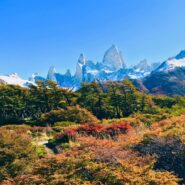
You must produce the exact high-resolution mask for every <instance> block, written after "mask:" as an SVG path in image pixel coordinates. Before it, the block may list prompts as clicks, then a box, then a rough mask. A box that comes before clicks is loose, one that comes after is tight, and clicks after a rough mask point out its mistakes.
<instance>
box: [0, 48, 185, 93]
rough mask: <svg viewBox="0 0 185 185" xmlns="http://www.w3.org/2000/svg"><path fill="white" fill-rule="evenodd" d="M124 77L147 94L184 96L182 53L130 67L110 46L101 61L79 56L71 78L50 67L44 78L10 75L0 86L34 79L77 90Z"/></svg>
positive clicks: (184, 61) (184, 57)
mask: <svg viewBox="0 0 185 185" xmlns="http://www.w3.org/2000/svg"><path fill="white" fill-rule="evenodd" d="M125 78H129V79H131V80H132V81H133V83H134V84H135V85H136V86H138V88H141V89H144V90H145V91H147V92H149V93H153V94H166V95H185V50H184V51H181V52H180V53H179V54H178V55H176V56H175V57H171V58H169V59H167V60H166V61H164V62H161V63H153V64H149V63H148V62H147V60H146V59H145V60H142V61H140V62H139V63H138V64H137V65H134V66H131V67H130V66H127V65H126V63H125V61H124V59H123V56H122V53H121V51H120V50H119V49H118V47H117V46H115V45H112V46H111V47H110V48H109V49H108V50H107V51H106V52H105V54H104V56H103V59H102V61H101V62H97V63H94V62H93V61H91V60H89V59H87V58H86V57H85V55H84V54H80V56H79V58H78V61H77V64H76V71H75V73H74V74H73V75H72V74H71V72H70V70H67V71H66V73H65V74H61V73H58V72H57V71H56V69H55V67H54V66H52V67H50V69H49V71H48V74H47V76H46V77H43V76H40V75H39V74H37V73H34V74H33V75H32V76H31V77H30V78H29V80H23V79H21V78H20V77H19V76H18V74H16V73H14V74H11V75H4V76H0V83H7V84H15V85H21V86H26V87H27V86H29V84H35V83H36V82H37V81H38V80H42V81H46V80H52V81H55V82H56V83H57V84H58V85H59V86H60V87H63V88H70V89H73V90H78V89H79V88H80V87H81V83H83V82H92V81H94V80H97V81H99V82H100V83H101V82H105V81H121V80H123V79H125Z"/></svg>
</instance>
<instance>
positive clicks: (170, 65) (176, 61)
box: [155, 50, 185, 72]
mask: <svg viewBox="0 0 185 185" xmlns="http://www.w3.org/2000/svg"><path fill="white" fill-rule="evenodd" d="M176 68H185V50H183V51H181V52H180V53H179V54H178V55H177V56H175V57H172V58H169V59H168V60H167V61H165V62H163V63H162V64H161V65H160V66H159V67H158V68H157V69H156V70H155V72H168V71H173V70H174V69H176Z"/></svg>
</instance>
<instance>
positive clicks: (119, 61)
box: [103, 45, 125, 71]
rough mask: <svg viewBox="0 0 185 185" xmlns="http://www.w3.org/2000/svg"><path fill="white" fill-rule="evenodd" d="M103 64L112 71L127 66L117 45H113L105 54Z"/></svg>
mask: <svg viewBox="0 0 185 185" xmlns="http://www.w3.org/2000/svg"><path fill="white" fill-rule="evenodd" d="M103 64H104V65H105V66H106V67H108V69H109V70H111V71H117V70H119V69H122V68H125V63H124V60H123V57H122V53H121V51H119V49H118V48H117V46H115V45H112V46H111V47H110V48H109V49H108V50H107V51H106V52H105V54H104V57H103Z"/></svg>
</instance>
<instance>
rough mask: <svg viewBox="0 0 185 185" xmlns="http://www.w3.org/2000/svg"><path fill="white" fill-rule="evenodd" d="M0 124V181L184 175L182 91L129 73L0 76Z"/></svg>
mask: <svg viewBox="0 0 185 185" xmlns="http://www.w3.org/2000/svg"><path fill="white" fill-rule="evenodd" d="M0 125H1V127H0V184H2V185H40V184H43V185H45V184H46V185H47V184H48V185H61V184H64V185H81V184H82V185H83V184H84V185H91V184H92V185H122V184H125V185H127V184H128V185H145V184H146V185H175V184H184V183H185V97H182V96H173V97H169V96H165V95H162V94H161V95H152V94H146V93H145V92H142V91H141V90H139V89H137V88H136V87H135V86H134V85H133V84H132V82H131V81H130V80H129V79H126V80H123V81H120V82H112V81H108V82H103V83H100V82H98V81H94V82H92V83H84V84H82V87H81V88H80V89H79V90H78V91H76V92H74V91H72V90H70V89H64V88H59V87H58V85H57V84H56V83H55V82H53V81H46V82H43V81H38V82H37V86H34V85H31V86H30V87H29V88H23V87H20V86H15V85H7V84H1V85H0ZM35 164H36V165H35Z"/></svg>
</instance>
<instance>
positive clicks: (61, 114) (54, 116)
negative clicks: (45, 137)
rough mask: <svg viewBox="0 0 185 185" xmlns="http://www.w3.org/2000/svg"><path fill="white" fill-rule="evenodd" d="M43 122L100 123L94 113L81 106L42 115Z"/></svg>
mask: <svg viewBox="0 0 185 185" xmlns="http://www.w3.org/2000/svg"><path fill="white" fill-rule="evenodd" d="M41 120H42V121H43V122H45V123H49V124H54V123H57V122H75V123H92V122H97V121H98V120H97V118H96V117H95V116H93V115H92V113H90V112H89V111H88V110H86V109H84V108H81V107H79V106H70V107H67V109H60V110H52V111H50V112H48V113H45V114H42V116H41Z"/></svg>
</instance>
